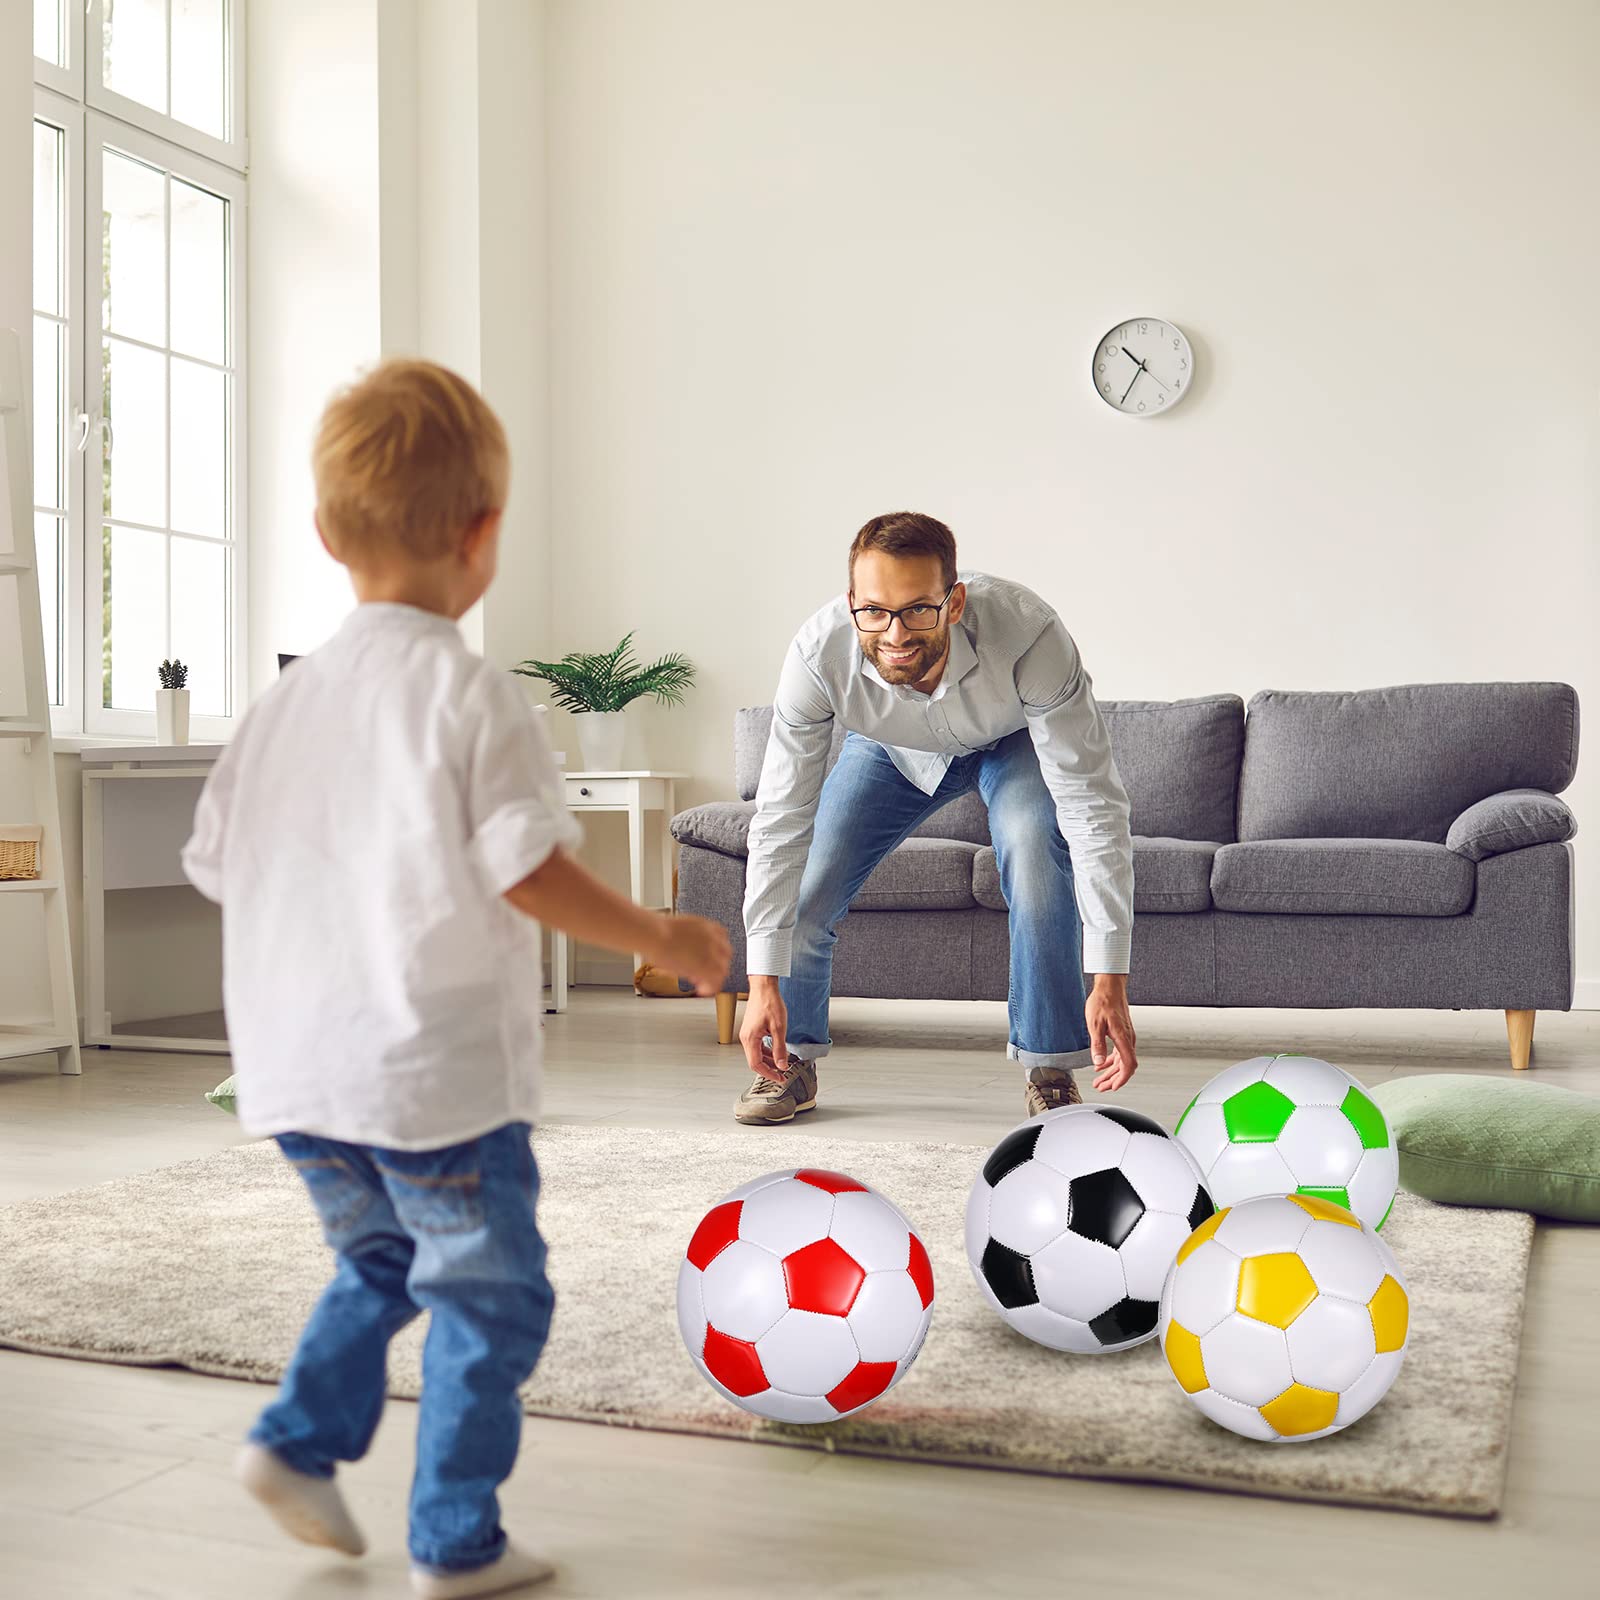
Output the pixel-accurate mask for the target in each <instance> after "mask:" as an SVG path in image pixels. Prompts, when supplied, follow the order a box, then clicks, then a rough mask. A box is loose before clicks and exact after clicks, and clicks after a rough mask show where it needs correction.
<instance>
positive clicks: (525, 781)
mask: <svg viewBox="0 0 1600 1600" xmlns="http://www.w3.org/2000/svg"><path fill="white" fill-rule="evenodd" d="M468 739H469V743H468V754H467V776H466V811H467V828H468V842H467V851H468V855H469V856H470V858H471V860H472V861H473V863H474V865H475V866H476V868H477V870H478V873H479V875H480V876H481V878H482V879H483V882H484V886H485V887H486V888H487V889H488V890H489V892H490V893H491V894H496V895H500V894H504V893H505V892H506V890H507V889H511V888H514V887H515V886H516V885H517V884H519V883H521V882H522V880H523V879H524V878H526V877H527V876H528V875H529V874H530V873H532V872H536V871H537V870H538V869H539V868H540V867H541V866H542V865H543V864H544V863H545V861H546V860H547V859H548V858H549V856H550V854H551V852H552V851H554V850H556V849H560V848H565V849H569V850H570V849H572V848H574V847H575V846H576V845H577V844H578V843H579V842H580V841H581V840H582V838H583V832H582V830H581V829H580V828H579V827H578V824H577V822H576V821H575V820H574V819H573V816H572V813H571V812H569V811H568V810H567V805H566V797H565V794H564V793H563V789H562V782H561V774H560V771H559V769H558V768H557V766H556V762H555V756H554V755H553V754H552V753H551V749H550V740H549V737H548V736H547V735H546V733H545V731H544V727H543V725H542V719H541V718H540V716H539V715H538V714H537V713H536V712H535V711H534V710H533V708H532V707H531V706H529V705H528V703H527V701H525V700H524V699H523V698H522V695H521V694H520V693H519V692H518V690H517V686H516V685H515V684H514V683H513V682H512V681H511V679H510V678H509V677H507V676H506V675H504V674H502V673H499V672H493V671H490V672H487V673H486V675H485V677H484V679H483V688H482V690H481V692H480V693H479V694H478V695H477V696H476V698H475V701H474V704H473V711H472V725H471V727H470V729H469V734H468Z"/></svg>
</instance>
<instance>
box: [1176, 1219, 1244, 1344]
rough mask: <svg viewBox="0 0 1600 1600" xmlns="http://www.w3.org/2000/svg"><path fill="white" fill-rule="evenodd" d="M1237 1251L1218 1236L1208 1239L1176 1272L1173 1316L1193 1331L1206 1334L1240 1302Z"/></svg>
mask: <svg viewBox="0 0 1600 1600" xmlns="http://www.w3.org/2000/svg"><path fill="white" fill-rule="evenodd" d="M1240 1265H1241V1263H1240V1261H1239V1258H1238V1257H1237V1256H1236V1255H1233V1254H1232V1253H1231V1252H1230V1251H1228V1250H1225V1249H1224V1248H1223V1247H1222V1246H1221V1245H1220V1244H1218V1243H1217V1242H1216V1240H1215V1239H1208V1240H1206V1241H1205V1242H1204V1243H1203V1244H1202V1245H1201V1246H1200V1247H1199V1249H1197V1250H1196V1251H1195V1252H1194V1253H1193V1254H1192V1255H1191V1256H1189V1257H1188V1259H1187V1260H1185V1261H1184V1262H1183V1263H1182V1264H1181V1265H1180V1266H1179V1267H1178V1268H1177V1269H1176V1271H1175V1272H1174V1273H1173V1275H1172V1284H1171V1288H1170V1290H1169V1293H1168V1300H1169V1305H1170V1310H1171V1314H1172V1316H1173V1318H1174V1319H1175V1320H1176V1321H1178V1322H1181V1323H1182V1324H1183V1325H1184V1327H1186V1328H1187V1329H1188V1330H1189V1331H1190V1332H1191V1333H1194V1334H1197V1335H1204V1334H1206V1333H1208V1332H1210V1330H1211V1329H1212V1328H1214V1327H1216V1325H1217V1324H1218V1323H1219V1322H1221V1321H1222V1320H1223V1319H1224V1318H1226V1317H1231V1316H1232V1315H1233V1313H1234V1310H1235V1308H1236V1307H1237V1306H1238V1303H1239V1268H1240Z"/></svg>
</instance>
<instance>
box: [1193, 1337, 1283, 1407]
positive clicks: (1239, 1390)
mask: <svg viewBox="0 0 1600 1600" xmlns="http://www.w3.org/2000/svg"><path fill="white" fill-rule="evenodd" d="M1185 1326H1187V1324H1185ZM1200 1355H1201V1358H1202V1359H1203V1360H1204V1361H1205V1364H1206V1376H1207V1377H1208V1378H1209V1379H1210V1380H1211V1387H1212V1388H1213V1389H1215V1390H1216V1391H1217V1392H1218V1393H1219V1394H1225V1395H1226V1396H1227V1397H1228V1398H1229V1399H1230V1400H1237V1401H1239V1402H1240V1403H1241V1404H1243V1405H1247V1406H1259V1405H1261V1404H1263V1403H1264V1402H1265V1401H1268V1400H1270V1399H1272V1397H1273V1396H1274V1395H1279V1394H1282V1393H1283V1391H1284V1390H1285V1389H1287V1388H1288V1387H1289V1385H1290V1384H1291V1383H1293V1382H1294V1372H1293V1371H1292V1369H1291V1368H1290V1366H1289V1346H1288V1345H1287V1344H1286V1343H1285V1342H1284V1337H1283V1332H1282V1330H1281V1329H1279V1328H1272V1327H1268V1325H1267V1324H1266V1323H1264V1322H1254V1321H1252V1320H1251V1319H1250V1318H1249V1317H1239V1316H1233V1317H1229V1318H1228V1319H1227V1320H1226V1321H1224V1322H1221V1323H1219V1324H1218V1325H1217V1326H1216V1327H1215V1328H1212V1329H1211V1330H1210V1331H1209V1332H1207V1333H1203V1334H1201V1335H1200Z"/></svg>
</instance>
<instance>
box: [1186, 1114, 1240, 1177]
mask: <svg viewBox="0 0 1600 1600" xmlns="http://www.w3.org/2000/svg"><path fill="white" fill-rule="evenodd" d="M1177 1138H1178V1141H1179V1143H1181V1144H1182V1145H1183V1147H1184V1148H1185V1149H1186V1150H1187V1151H1188V1152H1189V1154H1190V1155H1192V1156H1193V1157H1194V1158H1195V1160H1196V1161H1197V1162H1198V1163H1199V1165H1200V1170H1201V1172H1203V1173H1205V1172H1209V1171H1210V1170H1211V1168H1212V1167H1213V1165H1215V1163H1216V1160H1217V1157H1218V1156H1220V1155H1221V1154H1222V1152H1223V1151H1224V1150H1226V1149H1227V1148H1228V1124H1227V1120H1226V1118H1224V1117H1223V1115H1222V1107H1221V1106H1220V1105H1212V1106H1208V1105H1196V1106H1195V1107H1194V1108H1193V1110H1191V1111H1190V1112H1189V1113H1188V1115H1187V1116H1185V1117H1184V1119H1183V1121H1182V1122H1181V1123H1180V1124H1179V1126H1178V1133H1177Z"/></svg>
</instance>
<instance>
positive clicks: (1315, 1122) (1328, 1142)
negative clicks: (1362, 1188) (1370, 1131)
mask: <svg viewBox="0 0 1600 1600" xmlns="http://www.w3.org/2000/svg"><path fill="white" fill-rule="evenodd" d="M1278 1153H1279V1155H1281V1156H1282V1157H1283V1159H1284V1161H1285V1162H1286V1163H1287V1164H1288V1167H1289V1170H1290V1172H1292V1173H1293V1174H1294V1176H1295V1186H1296V1187H1297V1188H1298V1187H1299V1186H1300V1185H1301V1184H1311V1185H1314V1186H1318V1187H1322V1188H1330V1187H1333V1188H1343V1187H1344V1186H1345V1185H1346V1184H1347V1183H1349V1181H1350V1180H1351V1178H1353V1177H1354V1176H1355V1171H1356V1168H1357V1167H1359V1166H1360V1165H1361V1156H1362V1150H1361V1141H1360V1140H1359V1139H1358V1138H1357V1137H1356V1131H1355V1129H1354V1128H1352V1127H1351V1126H1350V1123H1349V1120H1348V1119H1347V1118H1346V1116H1345V1114H1344V1113H1343V1112H1342V1111H1340V1110H1339V1108H1338V1107H1337V1106H1300V1107H1299V1108H1298V1109H1297V1110H1296V1111H1295V1113H1294V1115H1293V1116H1292V1117H1290V1118H1289V1120H1288V1122H1287V1123H1286V1124H1285V1125H1284V1129H1283V1132H1282V1133H1281V1134H1279V1136H1278Z"/></svg>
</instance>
